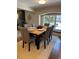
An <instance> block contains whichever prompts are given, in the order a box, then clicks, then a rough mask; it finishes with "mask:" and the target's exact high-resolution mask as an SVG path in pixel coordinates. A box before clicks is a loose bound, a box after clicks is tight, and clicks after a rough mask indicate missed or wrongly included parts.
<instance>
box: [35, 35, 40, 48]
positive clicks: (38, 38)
mask: <svg viewBox="0 0 79 59" xmlns="http://www.w3.org/2000/svg"><path fill="white" fill-rule="evenodd" d="M35 44H36V46H37V49H39V48H40V36H36V40H35Z"/></svg>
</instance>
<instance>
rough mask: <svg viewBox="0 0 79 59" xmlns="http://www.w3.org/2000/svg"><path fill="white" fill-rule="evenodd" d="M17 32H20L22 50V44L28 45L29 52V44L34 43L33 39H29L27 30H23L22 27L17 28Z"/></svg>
mask: <svg viewBox="0 0 79 59" xmlns="http://www.w3.org/2000/svg"><path fill="white" fill-rule="evenodd" d="M19 30H20V32H21V35H22V40H23V48H24V44H25V43H28V46H29V49H28V50H29V51H30V43H32V42H33V41H35V38H32V37H30V35H29V32H28V30H27V29H25V28H24V27H19Z"/></svg>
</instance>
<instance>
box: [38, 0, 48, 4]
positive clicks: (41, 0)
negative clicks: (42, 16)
mask: <svg viewBox="0 0 79 59" xmlns="http://www.w3.org/2000/svg"><path fill="white" fill-rule="evenodd" d="M46 2H47V0H39V1H38V3H39V4H45V3H46Z"/></svg>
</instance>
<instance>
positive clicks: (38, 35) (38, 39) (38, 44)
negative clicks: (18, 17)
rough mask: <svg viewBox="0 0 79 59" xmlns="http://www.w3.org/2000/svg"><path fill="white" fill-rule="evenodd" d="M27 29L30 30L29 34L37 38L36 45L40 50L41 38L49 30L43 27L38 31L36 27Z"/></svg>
mask: <svg viewBox="0 0 79 59" xmlns="http://www.w3.org/2000/svg"><path fill="white" fill-rule="evenodd" d="M27 29H28V31H29V33H31V34H33V35H35V36H36V39H35V45H36V46H37V49H39V48H40V41H41V39H40V37H41V35H42V34H43V33H44V32H45V31H46V30H47V27H43V28H41V29H37V28H36V27H28V28H27Z"/></svg>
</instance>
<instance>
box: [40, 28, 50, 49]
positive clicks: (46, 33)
mask: <svg viewBox="0 0 79 59" xmlns="http://www.w3.org/2000/svg"><path fill="white" fill-rule="evenodd" d="M49 35H50V28H49V27H48V28H47V30H46V32H45V33H44V34H43V35H41V38H40V39H41V40H43V41H44V48H46V41H47V44H49V41H48V40H49Z"/></svg>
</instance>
